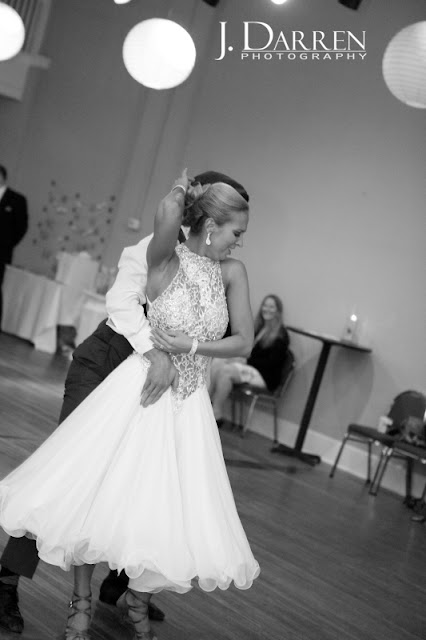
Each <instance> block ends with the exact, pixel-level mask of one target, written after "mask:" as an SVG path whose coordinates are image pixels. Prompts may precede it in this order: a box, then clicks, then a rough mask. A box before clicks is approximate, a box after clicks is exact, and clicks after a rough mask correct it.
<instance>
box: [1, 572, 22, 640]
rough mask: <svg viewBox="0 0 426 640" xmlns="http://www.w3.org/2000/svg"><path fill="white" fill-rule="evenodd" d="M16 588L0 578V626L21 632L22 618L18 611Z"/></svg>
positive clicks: (14, 631)
mask: <svg viewBox="0 0 426 640" xmlns="http://www.w3.org/2000/svg"><path fill="white" fill-rule="evenodd" d="M18 602H19V598H18V588H17V587H16V586H15V585H14V584H5V583H4V582H2V581H1V580H0V628H3V629H7V630H8V631H13V633H22V631H23V630H24V619H23V617H22V616H21V612H20V611H19V605H18Z"/></svg>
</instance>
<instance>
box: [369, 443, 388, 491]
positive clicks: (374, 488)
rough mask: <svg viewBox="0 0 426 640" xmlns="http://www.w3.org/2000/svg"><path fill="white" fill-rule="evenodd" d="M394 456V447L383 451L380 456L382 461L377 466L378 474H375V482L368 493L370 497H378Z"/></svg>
mask: <svg viewBox="0 0 426 640" xmlns="http://www.w3.org/2000/svg"><path fill="white" fill-rule="evenodd" d="M392 455H393V449H392V447H387V448H386V449H384V450H382V452H381V454H380V459H379V462H378V465H377V469H376V473H375V474H374V478H373V482H372V483H371V487H370V490H369V492H368V493H369V494H370V495H372V496H377V493H378V491H379V489H380V485H381V483H382V479H383V476H384V474H385V471H386V468H387V466H388V462H389V460H390V459H391V458H392Z"/></svg>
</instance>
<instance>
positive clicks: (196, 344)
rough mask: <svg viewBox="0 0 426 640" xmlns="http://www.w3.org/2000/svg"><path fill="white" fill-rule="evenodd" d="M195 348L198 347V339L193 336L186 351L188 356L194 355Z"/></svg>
mask: <svg viewBox="0 0 426 640" xmlns="http://www.w3.org/2000/svg"><path fill="white" fill-rule="evenodd" d="M197 349H198V340H197V338H193V339H192V347H191V349H190V350H189V351H188V355H189V356H195V352H196V351H197Z"/></svg>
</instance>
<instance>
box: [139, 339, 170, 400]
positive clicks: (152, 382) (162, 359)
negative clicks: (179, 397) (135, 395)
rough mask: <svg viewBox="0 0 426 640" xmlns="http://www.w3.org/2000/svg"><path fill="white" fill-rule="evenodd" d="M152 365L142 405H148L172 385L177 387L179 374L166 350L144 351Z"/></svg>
mask: <svg viewBox="0 0 426 640" xmlns="http://www.w3.org/2000/svg"><path fill="white" fill-rule="evenodd" d="M144 356H145V358H147V359H148V360H149V361H150V363H151V366H150V367H149V369H148V373H147V376H146V380H145V384H144V386H143V389H142V393H141V405H142V406H143V407H148V406H149V405H151V404H154V403H155V402H157V400H159V399H160V398H161V396H162V395H163V393H164V392H165V391H166V389H168V388H169V387H170V386H172V387H173V388H176V387H177V384H178V381H179V374H178V372H177V370H176V369H175V366H174V365H173V363H172V361H171V358H170V356H169V355H168V354H167V353H165V352H164V351H159V350H158V349H151V350H150V351H147V352H146V353H144Z"/></svg>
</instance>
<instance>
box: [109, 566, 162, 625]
mask: <svg viewBox="0 0 426 640" xmlns="http://www.w3.org/2000/svg"><path fill="white" fill-rule="evenodd" d="M127 583H128V581H127V580H126V579H123V578H121V577H119V576H114V575H111V574H110V575H108V576H107V577H106V578H105V580H104V581H103V582H102V584H101V588H100V591H99V600H100V601H101V602H104V603H105V604H110V605H113V606H116V605H117V601H118V600H119V598H120V597H121V596H122V595H123V593H125V592H126V591H127ZM148 617H149V619H150V620H157V621H158V622H162V621H163V620H164V618H165V614H164V612H163V611H161V609H159V608H158V607H157V605H155V604H154V603H153V602H150V603H149V605H148Z"/></svg>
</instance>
